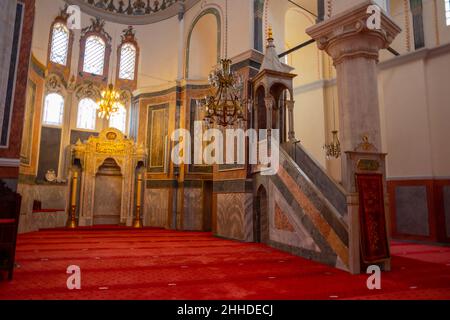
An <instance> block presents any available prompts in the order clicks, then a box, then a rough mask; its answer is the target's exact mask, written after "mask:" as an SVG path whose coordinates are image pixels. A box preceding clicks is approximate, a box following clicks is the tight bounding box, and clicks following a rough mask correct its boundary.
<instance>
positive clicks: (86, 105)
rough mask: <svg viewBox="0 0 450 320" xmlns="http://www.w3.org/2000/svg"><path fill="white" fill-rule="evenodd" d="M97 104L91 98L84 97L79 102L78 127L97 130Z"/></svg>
mask: <svg viewBox="0 0 450 320" xmlns="http://www.w3.org/2000/svg"><path fill="white" fill-rule="evenodd" d="M96 120H97V104H96V103H95V101H94V100H92V99H90V98H84V99H82V100H81V101H80V103H79V104H78V116H77V128H78V129H86V130H95V124H96Z"/></svg>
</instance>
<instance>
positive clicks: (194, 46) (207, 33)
mask: <svg viewBox="0 0 450 320" xmlns="http://www.w3.org/2000/svg"><path fill="white" fill-rule="evenodd" d="M214 40H216V41H214ZM221 43H222V19H221V16H220V12H219V11H218V10H217V9H215V8H208V9H206V10H204V11H202V12H201V13H200V14H199V15H198V16H197V18H195V20H194V22H193V23H192V25H191V27H190V29H189V33H188V37H187V44H186V62H185V66H186V67H185V78H186V79H206V78H207V77H208V75H209V73H210V72H211V69H212V68H213V67H214V66H215V65H216V64H217V63H218V62H219V61H220V52H221Z"/></svg>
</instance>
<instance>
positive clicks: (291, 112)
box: [286, 100, 295, 142]
mask: <svg viewBox="0 0 450 320" xmlns="http://www.w3.org/2000/svg"><path fill="white" fill-rule="evenodd" d="M294 104H295V101H293V100H290V101H286V107H287V110H288V121H289V133H288V139H289V142H295V128H294Z"/></svg>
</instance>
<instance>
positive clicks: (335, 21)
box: [306, 0, 401, 273]
mask: <svg viewBox="0 0 450 320" xmlns="http://www.w3.org/2000/svg"><path fill="white" fill-rule="evenodd" d="M372 4H374V2H373V1H367V0H366V1H361V3H359V4H358V5H355V6H353V7H352V8H350V9H348V10H346V11H344V12H341V13H340V14H337V15H335V16H332V17H331V18H330V19H328V20H326V21H325V22H322V23H319V24H317V25H315V26H313V27H311V28H309V29H308V30H307V31H306V32H307V33H308V34H309V35H310V36H311V37H312V38H313V39H315V40H316V41H317V44H318V46H319V49H321V50H325V51H326V52H327V53H328V54H329V55H330V56H331V57H332V59H333V62H334V65H335V67H336V71H337V86H338V94H339V121H340V128H341V132H340V134H341V137H340V140H341V147H342V151H343V153H342V154H343V156H342V183H343V186H344V188H345V190H346V191H347V193H348V224H349V230H350V241H349V251H350V263H351V265H350V271H351V272H352V273H359V272H360V271H361V270H360V225H359V197H358V193H357V190H356V186H355V180H356V179H355V178H356V176H355V175H356V174H358V173H378V174H382V175H383V176H384V177H385V161H384V159H385V157H384V156H385V155H384V154H382V153H381V124H380V113H379V102H378V79H377V63H378V58H379V51H380V50H381V49H385V48H387V47H389V45H390V44H391V43H392V41H393V40H394V38H395V37H396V36H397V35H398V34H399V33H400V31H401V29H400V28H399V27H398V26H397V25H396V24H395V23H394V22H393V21H392V20H391V19H390V18H389V17H388V16H387V15H385V14H384V13H381V16H380V18H381V28H380V29H377V30H372V29H369V28H368V27H367V20H368V18H369V17H370V14H368V13H367V9H368V7H369V6H370V5H372ZM361 159H364V160H365V161H366V160H367V159H370V161H374V162H376V163H377V164H379V167H378V168H377V169H376V170H375V171H376V172H373V171H368V172H364V171H361V170H362V169H361V166H360V162H359V160H361ZM369 170H372V169H369ZM384 180H385V179H384ZM384 187H385V188H384V190H385V192H386V186H384ZM385 208H387V205H386V206H385ZM386 212H387V211H386ZM385 269H389V263H386V264H385Z"/></svg>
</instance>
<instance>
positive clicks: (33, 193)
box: [18, 184, 68, 233]
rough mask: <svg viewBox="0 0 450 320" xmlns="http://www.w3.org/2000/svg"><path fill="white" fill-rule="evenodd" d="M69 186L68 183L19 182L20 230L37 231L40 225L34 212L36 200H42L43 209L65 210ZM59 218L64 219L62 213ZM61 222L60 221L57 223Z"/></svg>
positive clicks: (22, 231)
mask: <svg viewBox="0 0 450 320" xmlns="http://www.w3.org/2000/svg"><path fill="white" fill-rule="evenodd" d="M67 188H68V187H67V186H66V185H28V184H19V186H18V193H19V194H20V195H21V196H22V205H21V209H20V213H21V215H20V223H19V230H20V232H21V233H24V232H31V231H36V230H37V229H36V228H37V227H38V226H39V224H38V222H37V221H36V216H35V215H33V213H32V211H33V202H34V201H35V200H37V201H41V203H42V209H53V210H55V212H65V211H66V200H67V191H68V190H67ZM63 215H64V214H63ZM58 219H63V218H61V214H60V215H59V216H58ZM55 221H56V220H55ZM58 221H59V220H58ZM59 224H60V222H58V224H56V225H59ZM49 228H51V224H49Z"/></svg>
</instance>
